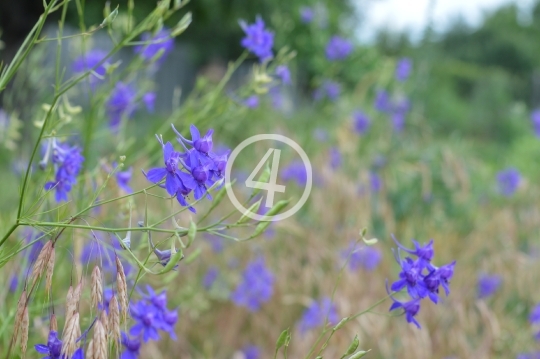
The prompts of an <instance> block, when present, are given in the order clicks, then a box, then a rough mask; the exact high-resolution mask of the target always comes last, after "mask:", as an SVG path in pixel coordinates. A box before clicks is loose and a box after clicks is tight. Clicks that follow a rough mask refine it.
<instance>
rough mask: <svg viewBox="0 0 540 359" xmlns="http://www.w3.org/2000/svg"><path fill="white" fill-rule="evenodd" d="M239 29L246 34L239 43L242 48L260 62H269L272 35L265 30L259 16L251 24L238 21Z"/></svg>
mask: <svg viewBox="0 0 540 359" xmlns="http://www.w3.org/2000/svg"><path fill="white" fill-rule="evenodd" d="M240 27H241V28H242V30H244V32H245V33H246V37H244V38H243V39H242V41H241V44H242V46H243V47H244V48H246V49H247V50H249V51H251V52H252V53H254V54H255V55H256V56H257V57H258V58H259V61H260V62H265V61H267V60H270V59H271V58H272V57H273V56H274V54H273V52H272V47H273V46H274V34H273V33H272V32H270V31H268V30H266V29H265V25H264V21H263V19H262V18H261V17H260V16H259V15H257V18H256V20H255V23H253V24H247V23H246V22H245V21H243V20H240Z"/></svg>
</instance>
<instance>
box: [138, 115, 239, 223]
mask: <svg viewBox="0 0 540 359" xmlns="http://www.w3.org/2000/svg"><path fill="white" fill-rule="evenodd" d="M173 130H174V132H175V133H176V134H177V135H178V138H177V141H178V142H179V143H180V144H181V145H182V146H183V147H184V150H185V152H184V153H181V152H176V151H175V150H174V147H173V145H172V144H171V143H170V142H167V143H163V140H162V139H160V138H159V137H158V141H159V142H160V143H161V146H162V148H163V162H164V167H158V168H152V169H151V170H149V171H148V173H147V174H146V178H147V179H148V180H149V181H150V182H152V183H160V182H161V181H162V180H163V179H165V184H164V185H162V187H163V188H165V189H166V190H167V193H168V194H169V195H170V196H173V197H174V196H176V199H177V200H178V203H180V205H182V206H189V205H188V203H187V201H186V197H187V196H188V195H189V194H190V193H191V192H193V193H194V197H195V199H196V200H199V199H201V198H202V197H203V196H204V195H205V194H206V197H207V198H208V199H212V196H210V194H209V193H208V187H210V186H212V185H214V183H215V182H216V181H218V180H221V179H222V178H223V177H224V175H225V167H226V166H227V156H228V153H224V154H222V155H217V154H215V153H214V152H212V147H213V142H212V134H213V132H214V131H213V130H209V131H208V132H207V133H206V134H205V135H204V136H202V137H201V134H200V132H199V130H198V129H197V127H195V126H194V125H191V127H190V131H191V140H188V139H186V138H184V137H183V136H182V135H181V134H180V132H178V131H177V130H176V128H174V126H173ZM188 146H191V147H192V148H188ZM180 166H181V167H180ZM189 209H190V210H191V211H192V212H194V213H195V209H194V208H193V207H191V206H189Z"/></svg>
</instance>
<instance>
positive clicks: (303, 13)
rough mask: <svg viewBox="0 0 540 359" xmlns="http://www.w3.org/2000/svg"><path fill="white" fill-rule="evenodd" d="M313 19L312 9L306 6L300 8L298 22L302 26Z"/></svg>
mask: <svg viewBox="0 0 540 359" xmlns="http://www.w3.org/2000/svg"><path fill="white" fill-rule="evenodd" d="M314 17H315V11H314V10H313V8H311V7H308V6H302V7H301V8H300V21H302V22H303V23H304V24H309V23H310V22H312V21H313V18H314Z"/></svg>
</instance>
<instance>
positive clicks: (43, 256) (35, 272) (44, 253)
mask: <svg viewBox="0 0 540 359" xmlns="http://www.w3.org/2000/svg"><path fill="white" fill-rule="evenodd" d="M51 251H52V241H47V243H45V245H44V246H43V248H41V252H39V255H38V257H37V259H36V262H35V263H34V267H32V274H31V275H30V281H31V282H32V286H34V285H35V283H36V281H37V279H38V278H39V276H41V274H42V273H43V271H44V270H45V267H46V266H47V264H48V263H49V258H50V256H51Z"/></svg>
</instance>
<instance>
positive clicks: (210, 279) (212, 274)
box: [203, 267, 219, 289]
mask: <svg viewBox="0 0 540 359" xmlns="http://www.w3.org/2000/svg"><path fill="white" fill-rule="evenodd" d="M218 276H219V270H218V269H217V268H216V267H210V268H208V270H207V271H206V274H205V275H204V277H203V287H204V288H205V289H210V288H211V287H212V285H213V284H214V283H215V281H216V279H217V278H218Z"/></svg>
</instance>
